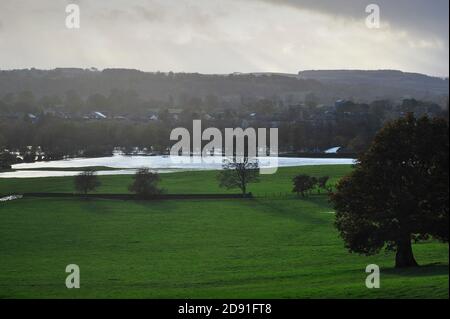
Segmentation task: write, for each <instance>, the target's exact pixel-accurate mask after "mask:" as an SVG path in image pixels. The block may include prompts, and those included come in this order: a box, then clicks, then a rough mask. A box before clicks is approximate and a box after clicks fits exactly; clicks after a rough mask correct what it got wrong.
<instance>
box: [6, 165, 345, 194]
mask: <svg viewBox="0 0 450 319" xmlns="http://www.w3.org/2000/svg"><path fill="white" fill-rule="evenodd" d="M350 171H351V166H350V165H323V166H301V167H283V168H280V169H278V172H277V173H276V174H273V175H261V180H260V182H259V183H255V184H250V186H249V191H250V192H253V193H254V194H257V195H262V196H264V195H265V194H268V195H270V194H272V195H273V194H279V193H280V192H281V193H283V194H284V193H290V192H291V190H292V177H293V176H295V175H296V174H300V173H304V174H309V175H313V176H325V175H327V176H330V178H331V179H330V183H335V182H336V180H337V179H339V178H341V177H342V176H344V175H346V174H348V173H349V172H350ZM216 176H217V171H189V172H180V173H168V174H161V178H162V182H161V186H162V187H163V188H164V189H166V190H167V192H168V193H172V194H174V193H179V194H182V193H196V194H199V193H204V194H211V193H237V192H239V190H230V191H227V190H226V189H223V188H220V187H219V186H218V182H217V179H216ZM99 179H100V181H101V183H102V185H101V186H100V187H99V188H98V189H97V191H96V192H97V193H128V185H129V184H130V183H131V182H132V176H131V175H106V176H99ZM73 180H74V178H73V177H46V178H8V179H1V178H0V194H11V193H26V192H55V193H58V192H74V191H75V189H74V186H73Z"/></svg>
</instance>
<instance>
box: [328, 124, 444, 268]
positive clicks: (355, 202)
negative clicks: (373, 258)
mask: <svg viewBox="0 0 450 319" xmlns="http://www.w3.org/2000/svg"><path fill="white" fill-rule="evenodd" d="M448 138H449V136H448V123H447V122H446V121H445V120H441V119H429V118H427V117H423V118H420V119H415V118H414V117H413V116H412V115H408V116H407V117H406V118H402V119H399V120H396V121H393V122H391V123H389V124H387V125H386V126H385V127H384V128H383V129H382V130H381V131H380V132H379V133H378V134H377V135H376V137H375V139H374V141H373V143H372V145H371V147H370V148H369V150H368V151H367V152H366V153H365V154H363V155H362V156H361V157H360V158H359V161H358V164H357V165H356V167H355V169H354V171H353V172H352V173H351V174H350V175H349V176H347V177H345V178H344V179H342V180H341V181H340V182H339V183H338V185H337V191H336V192H335V193H334V194H332V195H331V200H332V202H333V203H334V207H335V209H336V222H335V223H336V227H337V229H338V230H339V232H340V235H341V237H342V238H343V239H344V241H345V245H346V247H347V248H348V249H349V250H350V251H353V252H357V253H361V254H366V255H373V254H376V253H378V252H379V251H380V250H381V249H382V248H383V247H386V248H387V249H390V250H394V251H395V252H396V257H395V266H396V267H411V266H417V262H416V260H415V258H414V255H413V250H412V245H411V241H412V240H414V241H418V240H425V239H428V238H429V237H434V238H436V239H440V240H442V241H444V242H448V233H449V227H448V222H449V220H448V215H449V211H448V204H449V202H448V198H449V185H448V178H449V174H448V172H449V168H448V161H449V141H448Z"/></svg>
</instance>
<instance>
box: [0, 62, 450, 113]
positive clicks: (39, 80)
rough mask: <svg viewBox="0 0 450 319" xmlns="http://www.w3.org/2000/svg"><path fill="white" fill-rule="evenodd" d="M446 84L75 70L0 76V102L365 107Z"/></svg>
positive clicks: (365, 74)
mask: <svg viewBox="0 0 450 319" xmlns="http://www.w3.org/2000/svg"><path fill="white" fill-rule="evenodd" d="M448 84H449V83H448V79H441V78H436V77H430V76H426V75H423V74H414V73H404V72H401V71H383V70H381V71H359V70H358V71H351V70H337V71H326V70H323V71H302V72H299V74H276V73H251V74H241V73H234V74H227V75H205V74H198V73H172V72H168V73H162V72H142V71H139V70H131V69H105V70H103V71H99V70H96V69H77V68H57V69H54V70H37V69H24V70H11V71H0V97H2V96H4V95H5V94H8V93H19V92H23V91H31V92H32V93H33V94H34V96H36V97H42V96H54V95H56V96H64V95H65V94H66V93H67V92H69V91H75V92H76V93H77V94H79V95H80V96H81V97H84V98H87V97H89V96H90V95H92V94H103V95H108V94H110V93H111V91H113V90H122V91H132V92H135V93H136V94H137V95H138V96H139V97H140V98H142V99H147V100H149V99H150V100H160V101H182V100H183V98H181V97H186V96H188V97H200V98H204V97H207V96H215V97H217V98H219V100H223V101H242V99H246V98H256V99H260V98H269V99H272V100H274V99H277V100H282V101H283V102H285V103H288V104H289V103H298V102H303V101H304V100H305V99H307V98H313V99H314V100H316V101H317V102H318V103H323V104H329V103H333V102H334V101H335V100H337V99H353V100H355V101H360V102H370V101H373V100H376V99H391V100H400V99H402V98H405V97H411V98H416V99H420V100H427V101H433V102H437V103H439V104H441V105H442V104H443V103H444V102H445V100H446V97H447V96H448V91H449V88H448Z"/></svg>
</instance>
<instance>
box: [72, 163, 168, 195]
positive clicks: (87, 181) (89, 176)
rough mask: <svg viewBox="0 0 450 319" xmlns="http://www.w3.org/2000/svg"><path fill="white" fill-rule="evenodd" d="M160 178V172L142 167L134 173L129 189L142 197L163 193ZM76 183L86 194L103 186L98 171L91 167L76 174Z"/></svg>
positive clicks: (77, 188) (79, 189) (77, 187)
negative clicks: (159, 185) (159, 184)
mask: <svg viewBox="0 0 450 319" xmlns="http://www.w3.org/2000/svg"><path fill="white" fill-rule="evenodd" d="M160 180H161V178H160V176H159V174H158V173H154V172H152V171H151V170H150V169H149V168H140V169H138V170H137V171H136V173H135V174H134V176H133V182H132V183H131V184H130V185H129V187H128V190H129V191H130V192H132V193H135V194H137V195H138V196H140V197H148V196H153V195H158V194H162V193H163V192H164V190H163V189H161V188H159V187H158V183H159V181H160ZM74 184H75V189H76V190H77V191H78V192H80V193H83V194H85V195H86V194H87V193H88V192H91V191H94V190H96V189H97V188H98V187H100V186H101V182H100V180H99V178H98V176H97V175H96V172H95V171H94V170H91V169H88V170H86V171H84V172H81V173H80V174H78V175H77V176H75V179H74Z"/></svg>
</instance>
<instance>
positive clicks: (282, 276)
mask: <svg viewBox="0 0 450 319" xmlns="http://www.w3.org/2000/svg"><path fill="white" fill-rule="evenodd" d="M349 169H350V168H349V167H330V166H323V167H302V168H289V169H281V170H280V171H279V173H277V174H276V175H273V176H265V177H264V178H263V180H262V181H261V183H260V184H255V185H254V186H253V187H252V191H254V192H256V193H260V194H262V193H265V192H271V193H273V192H275V191H278V190H279V189H280V188H281V189H282V190H281V191H289V189H290V178H291V175H292V174H293V173H296V172H299V171H302V172H309V173H311V174H313V173H314V174H317V175H328V174H329V175H332V174H331V173H333V176H334V178H338V177H339V176H341V175H342V174H345V173H346V172H348V171H349ZM214 175H215V174H213V172H187V173H180V174H178V173H177V174H167V175H164V176H163V178H164V186H165V187H166V188H168V189H169V190H170V191H171V192H200V193H202V192H213V191H217V190H218V189H217V186H214V185H215V184H216V182H215V180H214ZM128 178H129V177H124V176H114V177H107V178H104V182H105V180H106V181H107V183H104V186H103V188H104V190H103V191H104V192H106V191H109V192H119V191H121V190H123V189H124V187H125V186H126V185H122V184H124V183H125V181H126V179H128ZM210 179H211V180H210ZM39 180H40V183H38V182H37V181H39ZM5 181H6V183H7V184H8V185H9V186H10V187H12V186H14V187H17V188H16V189H22V190H23V189H29V190H28V191H36V189H33V188H31V186H34V187H38V189H37V190H39V191H44V189H45V190H46V191H48V190H54V191H60V190H58V189H57V187H56V186H54V185H52V184H53V183H54V182H55V179H37V180H36V182H34V181H33V184H32V185H30V184H29V183H27V182H30V180H20V181H19V180H5ZM56 181H57V182H59V183H60V185H65V186H66V187H67V188H66V190H67V191H70V190H71V184H70V179H67V178H58V179H56ZM3 182H4V180H0V183H2V184H3ZM34 183H35V184H34ZM1 187H2V188H3V189H5V187H6V186H5V184H3V185H2V186H1ZM330 212H331V208H330V206H329V204H328V203H327V201H326V197H325V196H319V195H314V196H311V197H310V198H308V199H307V200H298V199H275V198H271V199H265V198H256V199H251V200H219V201H217V200H211V201H162V202H139V201H127V202H125V201H111V200H75V199H52V198H46V199H22V200H16V201H11V202H4V203H0V251H1V258H0V297H1V298H16V297H19V298H50V297H58V298H61V297H63V298H89V297H92V298H94V297H95V298H119V297H127V298H176V297H180V298H226V297H233V298H325V297H329V298H380V297H381V298H448V245H444V244H439V243H436V242H427V243H421V244H416V245H414V251H415V254H416V257H417V260H418V262H419V263H420V264H421V265H423V266H422V267H420V268H418V269H411V270H395V269H393V260H394V257H393V255H392V253H384V252H383V253H381V254H380V255H377V256H371V257H365V256H359V255H355V254H350V253H348V252H347V251H346V250H345V249H344V247H343V242H342V240H341V239H339V237H338V235H337V232H336V230H335V229H334V227H333V221H334V215H333V214H330ZM71 263H75V264H78V265H79V266H80V268H81V289H71V290H69V289H67V288H66V287H65V284H64V283H65V278H66V275H67V274H66V273H65V267H66V265H68V264H71ZM370 263H376V264H378V265H380V267H381V289H372V290H369V289H367V288H366V287H365V284H364V281H365V277H366V275H367V274H366V273H365V272H364V270H365V267H366V265H368V264H370Z"/></svg>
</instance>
